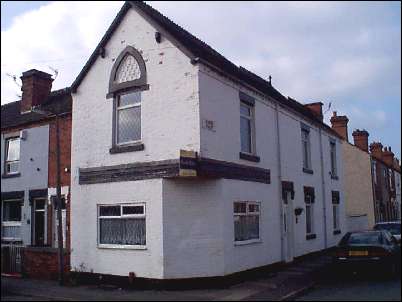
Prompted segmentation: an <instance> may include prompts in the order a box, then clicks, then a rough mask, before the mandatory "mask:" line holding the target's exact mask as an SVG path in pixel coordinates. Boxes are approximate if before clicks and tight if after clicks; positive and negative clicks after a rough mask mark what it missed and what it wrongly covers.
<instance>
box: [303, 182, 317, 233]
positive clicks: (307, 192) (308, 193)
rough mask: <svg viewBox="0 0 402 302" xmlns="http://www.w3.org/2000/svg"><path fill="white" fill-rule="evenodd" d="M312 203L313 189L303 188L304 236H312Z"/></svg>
mask: <svg viewBox="0 0 402 302" xmlns="http://www.w3.org/2000/svg"><path fill="white" fill-rule="evenodd" d="M314 201H315V193H314V188H313V187H304V202H305V204H306V234H307V235H312V234H314Z"/></svg>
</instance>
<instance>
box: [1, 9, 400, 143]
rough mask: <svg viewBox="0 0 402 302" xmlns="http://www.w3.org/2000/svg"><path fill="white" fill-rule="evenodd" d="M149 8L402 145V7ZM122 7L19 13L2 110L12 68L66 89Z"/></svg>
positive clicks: (8, 45) (5, 48) (285, 87)
mask: <svg viewBox="0 0 402 302" xmlns="http://www.w3.org/2000/svg"><path fill="white" fill-rule="evenodd" d="M149 3H150V5H152V6H153V7H155V8H156V9H158V10H160V11H161V12H162V13H163V14H165V15H166V16H168V17H169V18H171V19H172V20H173V21H175V22H176V23H178V24H179V25H181V26H183V27H184V28H186V29H187V30H189V31H190V32H191V33H193V34H194V35H196V36H197V37H199V38H200V39H201V40H203V41H205V42H207V43H208V44H210V45H211V46H212V47H213V48H215V49H216V50H217V51H219V52H220V53H221V54H223V55H224V56H225V57H227V58H228V59H230V60H232V61H233V62H234V63H236V64H238V65H241V66H244V67H246V68H248V69H250V70H252V71H254V72H256V73H257V74H259V75H260V76H262V77H264V78H268V76H269V75H271V76H272V81H273V84H274V86H275V87H276V88H278V89H279V90H280V91H281V92H282V93H283V94H284V95H289V96H292V97H294V98H296V99H297V100H299V101H301V102H310V101H316V100H317V101H318V100H320V101H323V102H324V103H326V104H328V102H329V101H331V102H332V104H333V108H334V109H336V110H338V112H339V114H348V115H350V117H351V124H352V125H356V127H358V128H367V129H369V128H372V127H375V128H376V130H374V131H378V132H376V133H377V134H376V135H378V136H382V137H383V138H384V139H388V141H391V142H395V144H396V145H397V146H399V148H400V139H399V138H398V139H395V134H396V135H398V134H399V135H398V137H400V100H401V84H400V83H401V25H400V24H401V13H400V11H401V4H400V3H398V2H376V3H372V2H315V1H313V2H247V3H245V2H185V1H183V2H164V1H152V2H149ZM122 5H123V2H122V1H119V2H52V3H50V4H48V5H46V6H43V7H41V8H40V9H37V10H33V11H30V12H27V13H25V14H23V15H20V16H18V17H16V18H15V19H14V20H13V23H12V25H11V26H10V27H9V28H7V29H6V30H2V34H1V42H2V43H1V54H2V68H1V70H2V75H1V101H2V104H3V103H5V102H9V101H13V100H16V99H17V97H16V95H15V94H16V93H20V91H19V88H18V87H17V86H16V85H15V84H14V83H13V81H12V80H11V79H10V78H8V77H7V76H5V73H6V72H8V73H11V74H15V75H17V76H20V75H21V73H22V72H23V71H25V70H28V69H29V68H38V69H42V70H44V71H49V69H48V66H52V67H54V68H57V69H58V70H59V72H60V73H59V77H58V78H57V80H56V81H55V82H54V88H55V89H57V88H62V87H65V86H68V85H70V84H71V83H72V82H73V80H74V79H75V77H76V76H77V75H78V73H79V71H80V70H81V68H82V66H83V65H84V63H85V62H86V60H87V59H88V58H89V56H90V54H91V52H92V51H93V49H94V48H95V46H96V45H97V43H98V42H99V41H100V39H101V37H102V35H103V34H104V32H105V31H106V29H107V27H108V26H109V25H110V23H111V22H112V20H113V18H114V17H115V16H116V14H117V12H118V10H119V9H120V7H121V6H122ZM385 118H386V120H388V124H387V123H386V122H385V121H384V120H385ZM352 119H353V121H352ZM372 120H375V121H376V122H378V124H377V123H376V124H375V125H373V124H372V123H371V121H372ZM390 121H391V122H390ZM390 123H392V125H393V127H394V128H395V129H396V130H395V131H396V133H394V137H393V138H391V136H390V134H389V133H388V132H387V131H386V128H387V127H389V125H390Z"/></svg>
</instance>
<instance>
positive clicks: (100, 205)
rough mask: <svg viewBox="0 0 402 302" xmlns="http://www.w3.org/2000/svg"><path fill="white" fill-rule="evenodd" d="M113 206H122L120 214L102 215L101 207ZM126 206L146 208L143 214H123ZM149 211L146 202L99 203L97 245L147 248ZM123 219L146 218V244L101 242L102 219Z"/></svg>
mask: <svg viewBox="0 0 402 302" xmlns="http://www.w3.org/2000/svg"><path fill="white" fill-rule="evenodd" d="M105 206H106V207H113V206H120V216H100V208H101V207H105ZM124 206H142V207H143V209H144V213H143V214H123V207H124ZM146 214H147V212H146V204H145V203H144V202H128V203H116V204H98V205H97V217H96V220H97V222H96V225H97V246H98V248H104V249H132V250H146V249H147V244H148V235H147V233H148V232H147V229H148V228H147V217H146V216H147V215H146ZM102 218H106V219H121V218H145V242H146V243H145V245H138V244H136V245H124V244H104V243H100V226H99V222H100V219H102Z"/></svg>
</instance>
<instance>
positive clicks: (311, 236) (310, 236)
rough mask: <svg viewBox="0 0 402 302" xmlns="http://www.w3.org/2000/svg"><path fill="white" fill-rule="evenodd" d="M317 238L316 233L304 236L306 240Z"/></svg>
mask: <svg viewBox="0 0 402 302" xmlns="http://www.w3.org/2000/svg"><path fill="white" fill-rule="evenodd" d="M316 238H317V235H316V234H308V235H307V236H306V240H313V239H316Z"/></svg>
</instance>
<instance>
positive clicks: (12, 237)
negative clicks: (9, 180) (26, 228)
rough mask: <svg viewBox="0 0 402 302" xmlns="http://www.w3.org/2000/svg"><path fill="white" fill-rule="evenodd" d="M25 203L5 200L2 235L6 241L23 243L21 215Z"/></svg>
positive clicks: (3, 204)
mask: <svg viewBox="0 0 402 302" xmlns="http://www.w3.org/2000/svg"><path fill="white" fill-rule="evenodd" d="M23 204H24V201H23V200H21V199H17V200H3V201H2V213H3V217H2V222H1V228H2V230H1V235H2V238H1V239H2V240H5V241H21V240H22V239H21V223H22V221H21V216H22V215H21V214H22V206H23Z"/></svg>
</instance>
